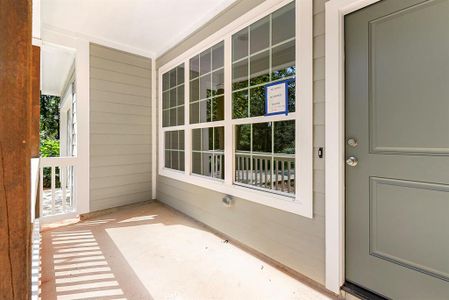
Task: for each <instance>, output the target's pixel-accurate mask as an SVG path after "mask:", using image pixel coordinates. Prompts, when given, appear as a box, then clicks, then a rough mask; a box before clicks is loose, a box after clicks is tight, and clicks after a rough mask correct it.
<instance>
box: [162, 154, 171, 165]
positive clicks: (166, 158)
mask: <svg viewBox="0 0 449 300" xmlns="http://www.w3.org/2000/svg"><path fill="white" fill-rule="evenodd" d="M164 155H165V164H164V166H165V167H166V168H171V153H170V151H165V154H164Z"/></svg>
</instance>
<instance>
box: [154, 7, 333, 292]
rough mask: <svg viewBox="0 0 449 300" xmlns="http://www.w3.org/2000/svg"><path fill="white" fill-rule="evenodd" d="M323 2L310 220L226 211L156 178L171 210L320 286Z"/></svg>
mask: <svg viewBox="0 0 449 300" xmlns="http://www.w3.org/2000/svg"><path fill="white" fill-rule="evenodd" d="M261 2H263V1H261V0H239V1H237V3H236V4H234V5H233V6H232V7H230V8H229V9H227V10H226V11H224V12H223V13H221V14H220V15H219V16H218V17H217V18H215V19H213V20H212V21H211V22H209V23H208V24H206V25H205V26H203V27H202V28H200V29H199V30H198V31H196V32H195V33H194V34H192V35H191V36H189V37H188V38H187V39H186V40H184V41H183V42H181V43H180V44H179V45H178V46H176V47H174V48H173V49H171V50H169V51H168V52H166V53H165V54H164V55H162V56H161V57H159V58H158V60H157V62H156V64H157V67H158V68H159V67H161V66H162V65H164V64H165V63H167V62H169V61H170V60H172V59H173V58H175V57H176V56H178V55H180V54H182V53H183V52H184V51H186V50H187V49H189V48H190V47H192V46H193V45H195V44H197V43H198V42H199V41H201V40H203V39H204V38H206V37H207V36H209V35H211V34H212V33H214V32H215V31H217V30H218V29H220V28H222V27H223V26H224V25H226V24H228V23H229V22H232V20H234V19H235V18H237V17H239V16H241V15H242V14H244V13H245V12H247V11H248V10H250V9H251V8H253V7H254V6H256V5H257V4H259V3H261ZM324 2H325V0H314V147H315V151H314V153H315V158H314V218H313V219H307V218H304V217H301V216H298V215H294V214H291V213H288V212H283V211H280V210H277V209H273V208H269V207H267V206H263V205H260V204H256V203H254V202H250V201H247V200H244V199H236V202H235V206H233V207H232V208H230V209H228V208H225V207H224V206H223V205H222V204H221V198H222V196H223V195H221V194H220V193H217V192H214V191H211V190H208V189H204V188H200V187H198V186H195V185H190V184H186V183H183V182H179V181H176V180H173V179H170V178H167V177H163V176H158V177H157V198H158V199H159V200H160V201H162V202H164V203H166V204H168V205H170V206H173V207H174V208H176V209H178V210H180V211H182V212H184V213H186V214H188V215H190V216H192V217H193V218H195V219H197V220H199V221H201V222H203V223H206V224H207V225H209V226H211V227H213V228H215V229H217V230H219V231H221V232H223V233H225V234H227V235H229V236H231V237H233V238H234V239H237V240H238V241H240V242H242V243H244V244H246V245H248V246H250V247H252V248H253V249H255V250H258V251H260V252H262V253H264V254H265V255H267V256H269V257H271V258H273V259H275V260H277V261H279V262H281V263H283V264H285V265H287V266H289V267H290V268H292V269H294V270H296V271H298V272H300V273H302V274H304V275H305V276H308V277H309V278H311V279H313V280H315V281H317V282H318V283H320V284H323V285H324V275H325V262H324V258H325V243H324V159H318V158H317V157H316V152H317V147H321V146H324Z"/></svg>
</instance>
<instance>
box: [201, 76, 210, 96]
mask: <svg viewBox="0 0 449 300" xmlns="http://www.w3.org/2000/svg"><path fill="white" fill-rule="evenodd" d="M210 96H211V75H210V74H208V75H204V76H202V77H200V99H206V98H208V97H210Z"/></svg>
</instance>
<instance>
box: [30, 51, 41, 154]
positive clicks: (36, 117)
mask: <svg viewBox="0 0 449 300" xmlns="http://www.w3.org/2000/svg"><path fill="white" fill-rule="evenodd" d="M32 56H33V57H32V62H31V129H30V130H31V132H30V135H31V136H30V138H31V140H30V143H31V146H30V147H31V157H33V158H36V157H39V146H40V135H39V133H40V116H41V103H40V102H41V80H40V79H41V48H40V47H37V46H33V53H32Z"/></svg>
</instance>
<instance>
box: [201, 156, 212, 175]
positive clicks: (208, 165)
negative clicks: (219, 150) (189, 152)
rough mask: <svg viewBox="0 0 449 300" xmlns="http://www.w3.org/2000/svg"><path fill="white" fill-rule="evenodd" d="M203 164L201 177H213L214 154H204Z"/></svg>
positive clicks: (202, 157)
mask: <svg viewBox="0 0 449 300" xmlns="http://www.w3.org/2000/svg"><path fill="white" fill-rule="evenodd" d="M201 159H202V164H203V170H202V172H201V175H204V176H211V175H212V174H211V170H212V154H211V153H203V154H202V155H201Z"/></svg>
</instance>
